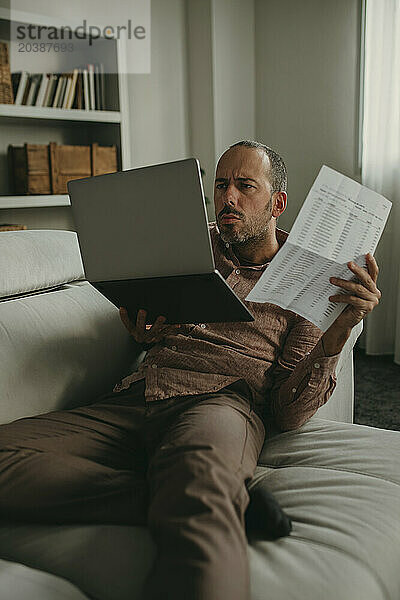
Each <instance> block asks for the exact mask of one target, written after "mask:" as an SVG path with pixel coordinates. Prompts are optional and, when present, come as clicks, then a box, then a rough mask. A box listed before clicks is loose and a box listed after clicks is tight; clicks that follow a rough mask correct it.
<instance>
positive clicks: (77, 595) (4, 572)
mask: <svg viewBox="0 0 400 600" xmlns="http://www.w3.org/2000/svg"><path fill="white" fill-rule="evenodd" d="M0 598H1V600H28V599H29V600H55V599H56V598H57V600H88V599H87V596H85V595H84V594H83V593H82V592H81V591H80V590H78V588H77V587H75V586H74V585H72V583H70V582H69V581H66V580H65V579H61V578H60V577H55V576H54V575H50V574H49V573H45V572H44V571H37V570H36V569H30V568H29V567H25V566H24V565H18V564H16V563H11V562H8V561H5V560H0Z"/></svg>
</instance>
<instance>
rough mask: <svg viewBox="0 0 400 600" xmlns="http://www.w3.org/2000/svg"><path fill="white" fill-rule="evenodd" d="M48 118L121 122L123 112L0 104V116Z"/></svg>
mask: <svg viewBox="0 0 400 600" xmlns="http://www.w3.org/2000/svg"><path fill="white" fill-rule="evenodd" d="M2 117H8V118H10V119H13V118H20V119H46V120H52V119H53V120H57V121H87V122H91V123H121V119H122V117H121V113H120V112H119V111H117V110H78V109H76V108H70V109H68V110H67V109H64V108H51V107H48V108H47V107H43V106H23V105H15V104H0V118H2Z"/></svg>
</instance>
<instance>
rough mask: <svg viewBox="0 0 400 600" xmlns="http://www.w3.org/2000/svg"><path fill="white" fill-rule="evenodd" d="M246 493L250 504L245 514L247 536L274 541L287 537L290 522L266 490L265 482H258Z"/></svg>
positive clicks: (290, 526)
mask: <svg viewBox="0 0 400 600" xmlns="http://www.w3.org/2000/svg"><path fill="white" fill-rule="evenodd" d="M248 492H249V495H250V503H249V505H248V507H247V510H246V514H245V523H246V533H247V536H248V537H251V538H259V539H269V540H276V539H278V538H280V537H284V536H286V535H289V534H290V532H291V531H292V521H291V519H290V518H289V517H288V516H287V515H286V514H285V513H284V512H283V510H282V509H281V507H280V506H279V504H278V502H277V501H276V500H275V498H274V496H273V495H272V494H271V492H270V491H269V490H268V489H267V485H266V482H265V481H260V482H259V483H257V485H255V486H254V487H253V488H252V489H251V490H248Z"/></svg>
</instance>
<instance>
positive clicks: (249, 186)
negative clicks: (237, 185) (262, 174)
mask: <svg viewBox="0 0 400 600" xmlns="http://www.w3.org/2000/svg"><path fill="white" fill-rule="evenodd" d="M241 185H242V187H244V188H246V189H247V188H252V187H254V186H253V185H250V184H249V183H242V184H241Z"/></svg>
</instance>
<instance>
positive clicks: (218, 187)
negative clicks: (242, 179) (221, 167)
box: [215, 183, 226, 190]
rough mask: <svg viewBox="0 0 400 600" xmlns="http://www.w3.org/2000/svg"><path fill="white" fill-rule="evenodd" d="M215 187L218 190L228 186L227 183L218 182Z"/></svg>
mask: <svg viewBox="0 0 400 600" xmlns="http://www.w3.org/2000/svg"><path fill="white" fill-rule="evenodd" d="M215 187H216V188H217V190H222V188H224V187H226V183H216V184H215Z"/></svg>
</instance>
